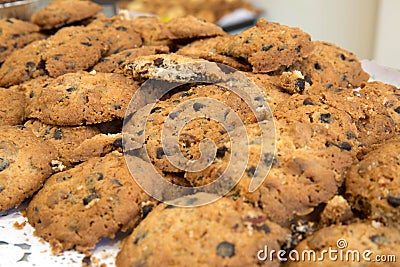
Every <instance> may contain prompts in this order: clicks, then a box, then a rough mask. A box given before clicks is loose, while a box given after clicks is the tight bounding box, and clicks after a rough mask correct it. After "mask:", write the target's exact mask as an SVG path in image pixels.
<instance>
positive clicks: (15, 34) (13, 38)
mask: <svg viewBox="0 0 400 267" xmlns="http://www.w3.org/2000/svg"><path fill="white" fill-rule="evenodd" d="M20 36H21V35H20V34H18V33H14V34H13V35H11V39H12V40H15V39H17V38H18V37H20Z"/></svg>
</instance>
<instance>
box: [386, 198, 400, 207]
mask: <svg viewBox="0 0 400 267" xmlns="http://www.w3.org/2000/svg"><path fill="white" fill-rule="evenodd" d="M386 201H387V202H388V203H389V205H390V206H392V207H393V208H397V207H399V206H400V197H399V196H388V197H387V198H386Z"/></svg>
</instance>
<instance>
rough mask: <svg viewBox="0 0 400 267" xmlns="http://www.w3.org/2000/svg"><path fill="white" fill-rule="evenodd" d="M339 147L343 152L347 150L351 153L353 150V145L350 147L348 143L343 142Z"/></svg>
mask: <svg viewBox="0 0 400 267" xmlns="http://www.w3.org/2000/svg"><path fill="white" fill-rule="evenodd" d="M338 147H339V148H340V149H341V150H346V151H350V150H351V145H350V144H349V143H347V142H341V143H339V144H338Z"/></svg>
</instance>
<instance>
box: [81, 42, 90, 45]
mask: <svg viewBox="0 0 400 267" xmlns="http://www.w3.org/2000/svg"><path fill="white" fill-rule="evenodd" d="M81 44H83V45H85V46H92V44H91V43H89V42H81Z"/></svg>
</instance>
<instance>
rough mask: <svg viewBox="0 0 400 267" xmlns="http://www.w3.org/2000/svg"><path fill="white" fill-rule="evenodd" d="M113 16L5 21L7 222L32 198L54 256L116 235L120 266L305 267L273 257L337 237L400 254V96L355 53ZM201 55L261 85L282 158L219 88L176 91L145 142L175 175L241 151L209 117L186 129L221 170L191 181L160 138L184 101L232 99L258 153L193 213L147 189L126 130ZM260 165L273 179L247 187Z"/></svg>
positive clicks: (262, 33)
mask: <svg viewBox="0 0 400 267" xmlns="http://www.w3.org/2000/svg"><path fill="white" fill-rule="evenodd" d="M61 7H62V8H61ZM100 11H101V7H100V6H98V5H97V4H95V3H92V2H88V1H85V0H55V1H53V2H51V3H50V4H49V5H48V6H47V7H45V8H44V9H42V10H39V11H37V12H36V13H35V14H34V15H33V16H32V18H31V22H23V21H19V20H16V19H3V20H0V40H1V42H0V65H1V67H0V86H1V88H0V101H1V103H3V104H2V105H1V107H0V111H1V112H0V124H1V127H0V155H1V156H0V212H3V214H4V215H5V214H6V213H7V211H8V210H9V209H10V208H13V207H16V206H18V205H20V204H21V203H22V202H23V201H27V202H28V203H29V204H28V207H27V210H26V215H27V217H28V220H29V223H30V224H31V225H32V226H33V227H34V228H35V230H36V234H37V235H38V236H40V237H42V238H43V239H44V240H46V241H48V242H49V243H50V244H51V246H52V247H53V249H54V252H60V251H63V250H69V249H75V250H78V251H81V252H85V253H88V254H89V255H90V253H91V249H93V247H94V246H95V245H96V243H97V242H98V241H99V240H101V239H102V238H104V237H109V238H113V237H115V234H116V233H117V232H119V231H122V232H127V233H129V235H127V237H126V238H125V240H124V241H123V243H122V246H121V250H120V252H119V254H118V256H117V259H116V264H117V266H157V265H161V266H189V265H193V266H199V265H204V266H208V265H212V266H214V265H215V266H217V265H218V266H220V265H222V266H253V265H254V266H257V265H266V266H281V265H282V266H283V265H287V266H298V265H300V263H299V262H296V261H292V262H290V261H289V262H281V261H280V260H279V259H278V257H277V254H274V255H273V257H272V258H271V259H268V260H265V259H264V260H263V259H262V258H260V257H258V256H259V255H260V253H259V252H260V250H263V249H264V248H265V247H268V250H269V251H271V250H275V251H279V250H282V251H283V252H287V253H289V252H290V251H293V250H297V251H300V252H301V251H302V250H307V249H313V250H315V251H321V250H322V249H325V248H327V247H332V248H337V243H336V242H337V240H339V239H345V240H347V242H348V247H347V249H353V250H355V249H358V250H360V251H363V250H372V251H373V253H374V255H379V254H381V255H387V254H393V255H396V256H397V257H398V258H399V257H400V254H399V249H398V248H399V245H400V227H399V219H400V187H399V183H400V180H399V176H398V171H399V170H400V158H399V154H400V138H399V131H400V90H399V88H396V87H395V86H392V85H389V84H384V83H382V82H379V81H374V82H369V81H368V80H369V75H368V74H367V73H366V72H365V71H364V70H363V69H362V67H361V64H360V62H359V60H358V59H357V58H356V56H355V55H354V54H353V53H351V52H349V51H346V50H344V49H342V48H340V47H338V46H336V45H334V44H332V43H328V42H322V41H314V40H312V39H311V36H310V35H309V34H307V33H305V32H304V31H302V30H301V29H299V28H292V27H288V26H284V25H280V24H278V23H272V22H268V21H266V20H264V19H260V20H259V21H258V23H257V24H256V25H255V26H254V27H252V28H249V29H247V30H245V31H243V32H242V33H240V34H237V35H229V34H227V33H225V32H224V31H223V30H222V29H221V28H219V27H218V26H216V25H215V24H212V23H210V22H206V21H204V20H201V19H197V18H195V17H192V16H188V17H180V18H176V19H172V20H170V21H168V22H163V21H161V20H160V19H159V18H156V17H126V16H123V15H121V16H116V17H112V18H106V17H104V16H103V15H101V14H100V13H99V12H100ZM198 61H204V62H207V61H210V62H217V63H222V64H225V65H227V66H229V67H231V68H234V69H236V70H238V71H240V72H241V73H242V74H243V75H245V76H246V77H247V78H248V79H250V80H251V81H253V82H254V83H255V84H256V85H257V86H258V88H259V89H260V90H261V91H262V92H263V93H264V95H265V99H266V101H267V102H268V105H269V107H270V109H271V110H272V114H273V120H274V124H275V143H274V144H275V146H276V151H275V154H273V153H267V154H262V153H260V151H261V143H262V142H263V140H261V139H262V133H261V131H260V128H259V126H258V125H259V124H258V121H257V118H256V116H255V115H254V114H253V113H252V112H251V110H250V109H249V108H248V106H247V105H246V102H245V101H244V100H243V99H241V98H240V97H239V96H238V95H236V94H234V93H232V92H230V91H229V90H228V89H226V88H223V87H221V86H218V85H216V84H204V83H203V84H186V85H184V86H180V87H178V88H176V89H175V90H174V91H172V92H170V93H168V94H167V95H165V96H164V97H163V98H161V99H160V100H159V101H158V102H157V103H156V104H155V105H154V107H153V108H152V109H151V112H150V115H149V117H148V118H146V120H147V124H146V131H144V132H141V133H138V135H142V134H144V135H145V136H144V140H145V141H144V142H143V143H142V144H139V146H140V147H142V148H143V147H144V148H146V149H147V152H148V158H149V160H150V162H151V163H152V165H154V167H155V168H156V169H157V171H158V172H159V173H160V174H161V175H162V176H163V177H164V178H165V179H166V180H167V181H169V182H171V183H174V184H176V185H180V186H185V187H187V188H196V187H199V186H203V185H205V184H208V183H211V182H213V181H215V180H216V179H218V177H219V176H220V175H221V174H222V173H223V172H224V170H225V169H226V168H227V166H228V165H229V164H231V162H230V159H231V157H233V156H234V155H233V154H232V153H233V152H232V151H233V150H232V147H231V143H230V132H234V131H235V128H234V127H232V129H224V128H223V127H221V125H219V123H218V122H216V121H214V120H210V119H209V118H207V117H199V118H197V119H195V120H191V121H189V122H188V123H187V124H186V125H185V126H184V127H183V128H182V129H181V131H180V133H179V138H178V140H179V149H180V151H179V152H180V153H182V154H183V155H184V156H185V157H186V158H187V159H190V160H195V159H198V158H199V157H201V152H200V148H199V146H200V143H201V141H202V140H204V139H210V140H212V141H213V142H214V144H215V146H216V153H215V158H214V160H213V161H212V162H210V165H209V166H208V167H207V168H206V169H204V170H201V171H193V172H192V171H185V170H181V169H179V168H177V167H176V166H175V165H173V164H171V162H170V161H169V160H168V158H167V156H169V152H168V151H166V150H165V149H164V148H163V145H162V142H161V136H160V132H161V129H162V127H163V123H164V122H165V120H166V118H167V117H169V118H172V119H174V118H179V117H178V115H179V114H176V113H173V112H172V111H173V110H174V108H175V107H176V106H178V105H179V104H180V103H184V102H186V101H192V100H196V99H197V98H204V97H207V98H210V99H214V100H216V101H219V102H221V103H223V104H225V105H226V106H227V107H229V108H230V109H231V110H233V111H234V112H235V113H236V114H237V116H238V117H239V118H240V119H241V121H242V122H243V124H244V125H245V127H246V129H247V134H248V138H249V151H250V157H249V160H248V162H247V165H246V166H245V171H244V172H243V174H242V177H241V179H240V181H239V183H238V184H237V185H236V186H235V187H234V188H233V190H231V191H230V192H229V193H228V194H227V195H225V196H224V197H222V198H221V199H219V200H217V201H215V202H212V203H210V204H208V205H205V206H201V207H190V208H183V207H177V206H174V205H168V204H165V203H160V202H159V201H157V200H156V199H154V198H152V197H151V196H149V195H148V194H146V193H145V192H144V191H143V190H142V189H141V188H140V187H139V185H138V184H137V183H136V182H135V180H134V179H133V177H135V170H133V171H132V169H128V167H127V164H126V159H125V157H124V153H125V154H127V155H130V156H134V157H141V156H142V155H140V154H138V153H136V150H127V149H125V146H124V144H125V143H126V140H124V138H125V136H123V135H122V125H123V120H124V119H125V121H129V120H130V119H131V118H132V115H133V114H129V113H128V114H126V111H127V107H128V105H129V102H130V100H131V98H132V96H133V95H134V94H135V92H137V91H138V90H139V88H140V86H141V84H143V83H144V82H145V81H146V80H147V79H149V78H154V75H155V74H156V73H158V71H160V70H162V69H168V68H174V67H176V66H178V65H180V64H181V63H190V62H198ZM221 71H222V72H223V71H225V72H226V71H227V69H225V68H221ZM193 108H194V109H195V111H197V110H200V109H202V108H204V106H202V105H193ZM133 124H135V122H133ZM260 160H261V162H263V164H265V166H267V167H268V168H270V172H269V174H268V175H267V176H266V177H265V180H264V182H263V183H262V185H261V186H260V188H258V189H257V190H256V191H255V192H249V191H248V188H249V184H250V183H251V181H252V179H253V177H254V175H255V172H256V168H255V167H256V166H257V164H258V162H259V161H260ZM154 186H157V184H155V185H154ZM190 192H191V193H190V194H188V195H187V196H186V197H183V198H180V199H178V200H177V202H178V203H181V204H182V205H192V206H195V205H196V203H197V202H198V201H199V200H200V199H202V198H207V197H209V196H207V195H206V194H204V193H196V190H191V191H190ZM169 198H173V196H169ZM130 232H131V233H130ZM281 256H282V255H281ZM328 263H329V264H335V263H334V262H330V261H329V259H327V261H326V262H323V266H327V264H328ZM304 264H305V265H306V266H309V264H316V263H313V262H311V263H310V262H306V263H304ZM321 264H322V263H321ZM336 264H337V266H341V265H340V264H341V262H336ZM335 266H336V265H335ZM366 266H369V265H368V264H367V265H366ZM393 266H395V265H393Z"/></svg>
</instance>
